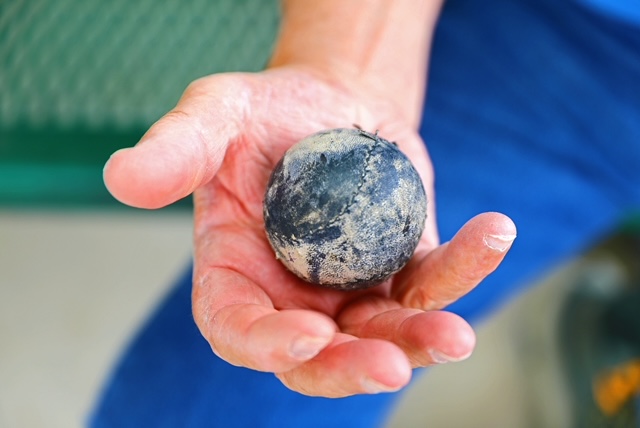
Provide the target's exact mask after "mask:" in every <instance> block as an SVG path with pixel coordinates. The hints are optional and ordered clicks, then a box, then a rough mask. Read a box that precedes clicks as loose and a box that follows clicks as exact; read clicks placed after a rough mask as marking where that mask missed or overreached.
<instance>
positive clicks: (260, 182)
mask: <svg viewBox="0 0 640 428" xmlns="http://www.w3.org/2000/svg"><path fill="white" fill-rule="evenodd" d="M349 83H350V85H349V86H346V85H345V82H341V83H340V84H337V83H336V82H334V81H331V80H330V79H328V78H327V77H326V76H322V75H318V74H316V73H312V72H311V71H309V70H304V69H301V68H281V69H273V70H269V71H267V72H263V73H258V74H225V75H214V76H210V77H207V78H204V79H201V80H199V81H196V82H194V83H193V84H192V85H191V86H190V87H189V88H188V89H187V91H186V92H185V94H184V96H183V97H182V99H181V101H180V102H179V104H178V106H177V107H176V108H175V109H174V110H173V111H172V112H170V113H169V114H167V115H166V116H165V117H164V118H162V119H161V120H160V121H159V122H158V123H156V124H155V125H154V126H153V127H152V128H151V129H150V130H149V132H148V133H147V134H146V135H145V137H144V138H143V140H142V142H141V143H140V144H139V145H138V146H136V147H135V148H133V149H125V150H122V151H119V152H117V153H116V154H114V156H113V157H112V158H111V160H110V161H109V163H108V165H107V167H106V168H105V181H106V183H107V185H108V187H109V189H110V191H111V192H112V193H113V194H114V195H115V196H116V197H117V198H118V199H120V200H122V201H123V202H125V203H127V204H130V205H133V206H138V207H145V208H157V207H161V206H164V205H166V204H169V203H171V202H173V201H175V200H177V199H179V198H181V197H184V196H186V195H188V194H189V193H191V192H195V193H194V198H195V199H194V201H195V272H194V289H193V313H194V317H195V320H196V322H197V324H198V326H199V328H200V330H201V332H202V334H203V335H204V337H205V338H206V339H207V340H208V341H209V343H210V344H211V346H212V349H213V351H214V352H215V353H216V354H218V355H219V356H220V357H222V358H223V359H225V360H226V361H228V362H229V363H231V364H235V365H240V366H245V367H249V368H253V369H256V370H262V371H269V372H274V373H276V374H277V376H278V377H279V378H280V380H281V381H282V382H283V383H284V384H285V385H287V386H288V387H290V388H292V389H294V390H297V391H300V392H302V393H305V394H309V395H321V396H327V397H340V396H346V395H352V394H357V393H373V392H381V391H392V390H397V389H399V388H401V387H402V386H404V385H406V384H407V383H408V381H409V379H410V377H411V368H412V367H418V366H426V365H430V364H434V363H442V362H446V361H456V360H461V359H464V358H466V357H467V356H468V355H470V353H471V351H472V350H473V347H474V344H475V336H474V333H473V330H472V329H471V327H470V326H469V325H468V324H467V323H466V322H465V321H464V320H462V319H461V318H459V317H458V316H456V315H454V314H451V313H447V312H444V311H440V310H439V309H441V308H443V307H445V306H446V305H448V304H450V303H451V302H453V301H455V300H456V299H458V298H459V297H461V296H462V295H464V294H466V293H467V292H468V291H469V290H470V289H471V288H473V287H474V286H476V285H477V284H478V283H479V282H480V281H481V280H482V279H483V278H484V277H485V276H486V275H488V274H489V273H491V272H492V271H493V270H494V269H495V268H496V266H497V265H498V264H499V263H500V261H501V260H502V258H503V257H504V254H505V252H506V250H507V249H508V248H509V246H510V244H511V242H512V241H513V239H514V238H515V227H514V226H513V223H512V222H511V221H510V220H509V219H508V218H507V217H505V216H503V215H501V214H497V213H487V214H482V215H480V216H478V217H476V218H474V219H472V220H471V221H470V222H468V223H467V224H466V225H465V226H464V227H463V228H462V229H461V230H460V231H459V233H458V234H457V235H456V237H455V238H454V239H453V240H452V241H451V242H449V243H445V244H442V245H439V243H438V237H437V231H436V225H435V215H434V204H433V202H432V201H433V192H432V190H431V189H433V171H432V168H431V164H430V161H429V159H428V156H427V153H426V151H425V148H424V144H423V143H422V141H421V140H420V138H419V136H418V135H417V134H416V132H415V128H416V124H414V123H410V122H409V121H407V120H406V118H403V117H402V116H401V115H400V114H399V113H398V110H397V109H395V108H394V106H393V105H391V103H389V102H387V101H386V100H384V99H382V98H381V97H379V93H378V92H377V91H376V90H375V88H371V87H368V88H367V87H360V86H359V84H358V82H349ZM353 124H358V125H360V126H362V127H363V128H364V129H366V130H369V131H375V130H379V131H380V134H381V135H382V136H383V137H385V138H386V139H389V140H392V141H396V142H397V143H398V145H399V147H400V148H401V150H402V151H403V152H404V153H405V154H407V156H409V158H410V159H411V160H412V161H413V163H414V165H415V166H416V168H417V169H418V171H419V173H420V175H421V177H422V179H423V181H424V185H425V189H427V194H428V196H429V199H430V200H431V202H430V204H429V216H428V220H427V225H426V228H425V232H424V234H423V236H422V239H421V242H420V244H419V246H418V249H417V250H416V254H415V256H414V258H413V259H412V260H411V261H410V263H409V264H408V265H407V267H405V268H404V269H403V270H402V271H401V272H399V273H398V274H396V275H395V276H394V277H393V278H392V279H390V280H388V281H386V282H385V283H384V284H382V285H380V286H377V287H374V288H371V289H368V290H361V291H352V292H344V291H337V290H331V289H324V288H321V287H317V286H312V285H310V284H307V283H305V282H303V281H301V280H300V279H298V278H297V277H296V276H294V275H293V274H291V273H290V272H288V271H287V270H286V269H285V268H284V267H283V266H282V265H281V264H280V262H278V261H277V260H276V258H275V256H274V254H273V251H272V250H271V248H270V246H269V243H268V241H267V239H266V235H265V231H264V222H263V219H262V201H263V197H264V192H265V188H266V183H267V180H268V178H269V174H270V173H271V170H272V169H273V167H274V166H275V164H276V163H277V162H278V160H279V159H280V158H281V157H282V155H283V154H284V152H285V151H286V150H287V149H288V148H289V147H290V146H291V145H293V144H294V143H296V142H297V141H299V140H300V139H302V138H303V137H305V136H307V135H309V134H311V133H314V132H317V131H319V130H323V129H329V128H336V127H350V126H353Z"/></svg>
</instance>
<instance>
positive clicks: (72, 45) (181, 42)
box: [0, 0, 279, 206]
mask: <svg viewBox="0 0 640 428" xmlns="http://www.w3.org/2000/svg"><path fill="white" fill-rule="evenodd" d="M278 20H279V10H278V0H185V1H179V2H178V1H173V0H161V1H158V0H136V1H129V0H112V1H98V0H89V1H79V0H55V1H51V0H24V1H9V2H0V206H17V205H20V206H42V205H47V206H78V205H80V206H86V205H98V206H103V205H110V204H112V205H115V201H114V200H113V199H112V198H111V197H110V195H109V194H108V192H107V191H106V189H105V188H104V185H103V182H102V167H103V165H104V162H105V161H106V160H107V158H108V157H109V155H110V154H111V153H112V152H113V151H115V150H117V149H119V148H121V147H127V146H132V145H134V144H135V143H136V142H137V141H138V139H139V138H140V136H141V135H142V134H143V133H144V132H145V131H146V129H147V128H148V127H149V126H150V125H151V124H152V123H153V122H154V121H156V120H157V119H158V118H159V117H160V116H161V115H162V114H164V113H165V112H166V111H167V110H169V109H170V108H172V107H173V106H174V105H175V103H176V102H177V100H178V98H179V96H180V94H181V93H182V91H183V90H184V89H185V87H186V86H187V85H188V84H189V82H191V81H192V80H194V79H196V78H198V77H201V76H204V75H207V74H211V73H216V72H223V71H257V70H259V69H261V68H262V67H264V64H265V63H266V61H267V59H268V57H269V55H270V52H271V48H272V44H273V40H274V38H275V34H276V30H277V25H278Z"/></svg>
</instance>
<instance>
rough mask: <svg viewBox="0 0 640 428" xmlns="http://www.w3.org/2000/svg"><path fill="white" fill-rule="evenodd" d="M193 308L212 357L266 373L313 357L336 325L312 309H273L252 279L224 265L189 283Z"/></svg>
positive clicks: (333, 331) (290, 366) (284, 368)
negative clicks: (195, 282)
mask: <svg viewBox="0 0 640 428" xmlns="http://www.w3.org/2000/svg"><path fill="white" fill-rule="evenodd" d="M193 313H194V318H195V320H196V323H197V325H198V327H199V328H200V331H201V332H202V334H203V335H204V336H205V338H206V339H207V340H208V342H209V343H210V345H211V347H212V349H213V351H214V352H215V353H216V354H217V355H218V356H220V357H221V358H223V359H224V360H226V361H228V362H229V363H231V364H234V365H238V366H243V367H248V368H252V369H255V370H260V371H266V372H281V371H287V370H291V369H292V368H294V367H297V366H299V365H300V364H301V363H303V362H305V361H307V360H309V359H311V358H313V357H314V356H316V355H317V354H318V353H319V352H320V351H321V350H322V349H324V348H325V347H326V346H327V345H328V344H329V343H331V341H332V340H333V338H334V336H335V333H336V329H337V328H336V325H335V323H334V322H333V320H332V319H331V318H329V317H327V316H325V315H323V314H321V313H318V312H314V311H309V310H282V311H278V310H276V309H274V308H273V306H271V303H270V301H269V299H268V297H267V296H266V295H265V294H264V292H263V291H262V290H261V289H259V288H258V287H257V286H256V285H255V284H253V283H251V282H250V281H249V280H248V279H246V278H245V277H244V276H242V275H240V274H238V273H236V272H233V271H228V270H225V269H215V270H213V271H212V272H210V273H209V275H208V276H207V277H206V278H205V279H204V280H203V281H201V282H200V283H198V284H195V285H194V292H193Z"/></svg>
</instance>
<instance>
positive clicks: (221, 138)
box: [104, 76, 248, 208]
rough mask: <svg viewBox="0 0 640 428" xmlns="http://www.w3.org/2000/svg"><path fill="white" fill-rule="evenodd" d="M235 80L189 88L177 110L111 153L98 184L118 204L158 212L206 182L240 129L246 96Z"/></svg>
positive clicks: (198, 83)
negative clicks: (101, 182) (129, 144)
mask: <svg viewBox="0 0 640 428" xmlns="http://www.w3.org/2000/svg"><path fill="white" fill-rule="evenodd" d="M244 86H245V85H242V82H241V79H239V78H236V77H231V76H229V77H225V76H211V77H208V78H204V79H201V80H199V81H196V82H194V83H192V84H191V85H189V87H188V88H187V90H186V91H185V93H184V95H183V96H182V98H181V99H180V101H179V102H178V104H177V106H176V107H175V108H174V109H173V110H172V111H170V112H169V113H167V114H166V115H165V116H164V117H162V118H161V119H160V120H159V121H158V122H156V123H155V124H154V125H153V126H152V127H151V128H150V129H149V131H147V133H146V134H145V135H144V136H143V137H142V139H141V140H140V142H139V143H138V144H137V145H136V146H135V147H132V148H126V149H121V150H118V151H117V152H115V153H114V154H113V155H112V156H111V158H110V159H109V160H108V161H107V163H106V165H105V167H104V182H105V185H106V186H107V189H108V190H109V192H110V193H111V194H112V195H113V196H114V197H115V198H116V199H118V200H119V201H121V202H123V203H125V204H127V205H131V206H134V207H138V208H161V207H163V206H166V205H169V204H171V203H173V202H175V201H177V200H178V199H181V198H184V197H185V196H188V195H189V194H190V193H192V192H193V191H194V190H195V189H196V188H197V187H199V186H200V185H202V184H204V183H207V182H208V181H210V180H211V179H212V178H213V176H214V175H215V173H216V172H217V171H218V169H219V168H220V165H221V164H222V161H223V159H224V155H225V152H226V149H227V146H228V145H229V141H230V140H232V139H234V138H235V137H236V136H237V134H238V130H239V129H240V126H239V124H240V122H241V118H242V112H243V110H244V107H245V103H246V102H245V101H243V100H247V99H248V96H242V95H245V94H246V92H247V90H246V87H244Z"/></svg>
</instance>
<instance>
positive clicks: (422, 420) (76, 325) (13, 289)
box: [0, 210, 567, 428]
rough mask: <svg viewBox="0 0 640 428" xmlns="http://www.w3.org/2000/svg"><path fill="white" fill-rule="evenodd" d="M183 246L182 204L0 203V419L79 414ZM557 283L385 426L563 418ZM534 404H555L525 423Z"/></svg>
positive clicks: (57, 419) (54, 422) (512, 314)
mask: <svg viewBox="0 0 640 428" xmlns="http://www.w3.org/2000/svg"><path fill="white" fill-rule="evenodd" d="M190 246H191V218H190V215H189V214H187V213H175V212H173V213H172V212H160V213H153V212H143V211H129V210H126V211H114V212H107V213H104V212H102V213H98V212H80V213H78V212H64V211H63V212H37V213H36V212H11V211H0V427H11V428H22V427H25V428H30V427H52V428H55V427H64V428H69V427H71V428H73V427H81V426H83V425H84V421H85V417H86V414H87V411H88V410H89V408H90V406H91V403H92V400H93V399H94V397H95V394H96V393H97V391H98V390H99V387H100V384H101V382H102V381H103V379H104V377H105V376H106V375H107V374H108V372H109V369H110V367H111V365H112V363H113V362H114V360H115V358H116V357H117V356H118V353H119V352H120V350H121V348H122V346H123V345H124V344H126V342H127V340H128V339H129V337H130V335H131V334H132V332H133V331H134V330H135V328H136V326H138V325H139V323H140V322H141V321H142V320H144V318H145V316H146V315H147V314H148V312H149V310H150V309H151V308H152V307H153V306H154V304H155V303H156V302H157V300H158V299H159V298H160V297H161V296H162V295H163V293H165V291H166V288H167V287H168V286H169V285H170V283H171V280H172V278H173V277H175V276H176V275H177V274H178V273H179V272H180V271H181V269H182V268H183V267H184V265H185V263H186V262H187V261H188V259H189V257H190ZM560 282H562V281H560ZM561 293H562V287H557V286H555V285H553V284H551V285H545V286H542V287H538V290H536V291H535V292H534V293H533V294H532V296H528V297H527V298H526V302H525V303H526V307H529V308H531V307H535V308H540V307H545V308H546V309H545V310H546V311H547V314H548V316H544V317H540V316H539V315H540V310H535V311H534V310H530V309H529V310H526V309H523V308H524V307H525V303H522V302H517V303H516V304H514V305H512V306H511V307H509V308H508V309H507V310H505V311H503V312H502V313H500V314H499V315H498V316H497V317H495V318H494V319H492V320H490V321H489V322H487V323H486V324H485V325H483V326H482V327H481V328H480V331H479V341H478V348H477V351H476V353H475V354H474V356H473V357H472V358H471V359H470V360H469V361H467V362H464V363H459V364H453V365H448V366H442V367H437V368H435V369H433V370H430V371H429V372H428V373H426V374H425V375H424V376H421V377H420V379H419V380H418V381H417V382H416V383H414V384H413V385H412V386H411V387H410V388H409V390H408V393H407V397H406V400H405V401H404V402H403V403H402V405H401V406H400V407H399V408H398V411H397V412H396V414H395V415H394V417H393V419H392V420H391V421H390V422H389V426H393V427H408V428H411V427H420V426H429V427H435V428H438V427H458V428H464V427H511V428H518V427H527V426H546V427H553V426H558V427H562V426H567V420H566V414H565V413H566V405H565V404H564V402H563V395H562V384H561V381H559V380H557V379H555V378H554V374H553V370H555V369H554V364H555V363H554V361H555V358H556V356H555V355H554V349H553V346H552V345H551V344H550V340H551V339H552V338H551V336H552V335H551V331H552V330H553V326H554V325H553V323H554V316H555V315H554V313H555V312H554V311H555V310H557V308H554V306H553V305H549V304H548V303H547V302H549V301H550V300H551V301H553V299H550V298H549V296H557V295H558V294H561ZM521 300H523V299H521ZM555 300H559V299H555ZM533 313H535V316H532V315H527V314H533ZM532 320H533V321H532ZM523 335H525V336H526V337H529V338H531V337H533V338H534V341H535V340H537V343H536V344H534V347H535V350H536V351H535V352H537V353H538V355H537V356H538V357H540V358H542V359H543V360H544V361H547V362H548V364H546V365H545V367H546V366H547V365H548V366H550V367H551V369H550V370H548V369H547V368H545V369H544V370H541V372H540V375H541V376H542V379H543V380H544V379H547V380H548V382H547V383H546V384H545V385H547V384H549V382H550V383H551V384H554V382H555V383H557V384H558V385H557V386H558V387H557V388H554V390H555V391H556V392H557V393H556V394H555V395H554V394H551V395H549V394H547V393H546V391H545V392H544V393H541V392H540V390H539V389H537V386H536V382H531V381H530V380H531V378H529V381H526V382H525V381H523V379H524V377H526V376H528V374H527V373H523V371H522V368H523V361H524V360H526V358H523V353H522V346H521V345H522V343H520V342H522V341H521V340H519V339H518V338H521V337H523ZM529 342H530V341H529ZM530 345H531V344H530V343H529V345H528V346H530ZM527 352H528V351H527ZM529 374H530V373H529ZM545 376H546V377H545ZM558 378H560V377H558ZM538 383H540V382H538ZM540 405H543V406H545V408H546V409H547V410H549V413H550V414H552V415H554V416H553V418H551V419H549V420H547V421H545V422H544V424H543V425H540V424H539V422H540V421H538V422H537V423H536V424H534V425H532V424H531V422H532V420H534V419H535V418H534V419H532V411H535V407H536V406H540Z"/></svg>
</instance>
